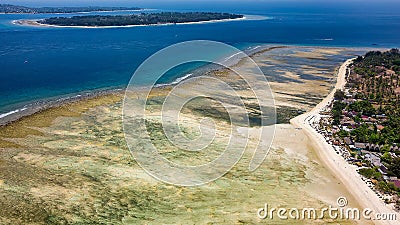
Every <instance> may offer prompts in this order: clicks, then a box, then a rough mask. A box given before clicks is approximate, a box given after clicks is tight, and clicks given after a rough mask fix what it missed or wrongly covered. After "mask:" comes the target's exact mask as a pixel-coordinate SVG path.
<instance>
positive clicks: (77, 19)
mask: <svg viewBox="0 0 400 225" xmlns="http://www.w3.org/2000/svg"><path fill="white" fill-rule="evenodd" d="M242 17H243V15H236V14H229V13H211V12H187V13H181V12H162V13H147V14H146V13H141V14H135V15H116V16H111V15H93V16H73V17H53V18H48V19H44V20H41V21H39V23H42V24H50V25H58V26H127V25H153V24H167V23H187V22H200V21H210V20H223V19H237V18H242Z"/></svg>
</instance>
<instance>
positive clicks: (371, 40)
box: [0, 3, 400, 114]
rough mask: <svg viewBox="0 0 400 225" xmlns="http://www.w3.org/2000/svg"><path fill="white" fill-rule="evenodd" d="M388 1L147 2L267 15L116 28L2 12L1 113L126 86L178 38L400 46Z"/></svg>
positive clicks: (399, 28)
mask: <svg viewBox="0 0 400 225" xmlns="http://www.w3.org/2000/svg"><path fill="white" fill-rule="evenodd" d="M391 4H392V5H384V4H383V5H382V4H381V5H379V6H377V5H374V4H366V5H363V6H360V5H357V4H355V3H348V4H344V3H342V4H333V3H332V5H330V6H328V5H324V4H311V3H309V4H303V5H297V6H296V5H289V4H283V3H282V4H278V3H274V4H266V3H248V4H242V5H240V4H235V5H233V4H226V3H224V4H223V3H221V4H213V5H210V4H183V3H181V4H175V5H166V4H164V5H159V7H157V5H149V8H161V9H163V10H178V11H187V10H189V11H190V10H193V11H224V12H232V13H242V14H250V15H263V16H268V17H271V19H268V20H248V21H234V22H226V23H209V24H193V25H175V26H149V27H134V28H115V29H78V28H73V29H66V28H34V27H22V26H17V25H13V24H12V23H11V21H12V20H15V19H32V18H43V17H50V16H54V15H0V81H1V82H0V114H2V113H6V112H9V111H11V110H15V109H17V108H21V107H23V106H24V105H26V104H28V103H31V102H34V101H37V100H43V99H47V98H58V97H59V96H65V95H75V94H77V93H79V92H84V91H91V90H97V89H109V88H115V87H124V86H126V84H127V83H128V81H129V79H130V77H131V75H132V74H133V72H134V71H135V69H136V68H137V67H138V66H139V65H140V63H141V62H142V61H143V60H145V59H146V58H147V57H149V56H150V55H152V54H153V53H155V52H156V51H158V50H160V49H162V48H164V47H166V46H169V45H171V44H174V43H178V42H181V41H188V40H215V41H221V42H224V43H227V44H232V45H234V46H236V47H238V48H240V49H246V48H248V47H249V46H256V45H260V44H269V43H275V44H278V45H312V46H344V47H350V46H351V47H399V45H400V12H399V11H398V10H396V9H399V8H400V3H391ZM156 11H158V10H156ZM216 55H218V54H216ZM197 66H199V65H191V66H190V65H189V66H184V67H182V68H180V69H179V70H176V71H174V73H170V75H168V76H169V77H166V78H164V80H163V82H171V81H173V80H174V79H176V78H178V77H179V76H184V75H185V74H187V73H189V72H190V70H191V69H193V68H195V67H197ZM144 80H145V79H144Z"/></svg>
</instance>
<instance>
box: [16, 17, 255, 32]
mask: <svg viewBox="0 0 400 225" xmlns="http://www.w3.org/2000/svg"><path fill="white" fill-rule="evenodd" d="M39 20H40V19H34V20H13V21H12V22H11V23H12V24H14V25H19V26H31V27H48V28H84V29H103V28H131V27H149V26H171V25H189V24H205V23H220V22H232V21H240V20H249V19H248V17H246V16H243V17H241V18H236V19H222V20H207V21H198V22H186V23H162V24H146V25H124V26H59V25H50V24H42V23H38V21H39Z"/></svg>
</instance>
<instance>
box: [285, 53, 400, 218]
mask: <svg viewBox="0 0 400 225" xmlns="http://www.w3.org/2000/svg"><path fill="white" fill-rule="evenodd" d="M351 61H352V59H350V60H347V61H346V62H345V63H344V64H343V65H342V66H341V67H340V69H339V72H338V77H337V83H336V86H335V89H334V90H332V92H331V93H330V94H329V95H328V96H327V97H326V98H325V99H324V100H323V101H322V102H321V103H319V104H318V105H317V106H316V107H315V108H314V109H312V110H311V111H310V112H307V113H305V114H302V115H300V116H298V117H296V118H293V119H292V120H291V124H292V125H294V126H295V127H297V128H303V130H304V132H305V133H306V135H307V136H308V137H309V138H310V139H311V141H312V144H313V145H314V147H315V149H316V151H317V154H318V155H319V157H320V158H321V161H322V162H324V163H325V164H326V166H327V167H328V168H329V169H330V170H331V171H332V172H333V174H335V175H336V176H337V178H338V179H339V180H340V181H341V182H342V183H343V184H344V185H345V187H346V188H347V189H348V191H349V192H350V193H351V194H352V195H353V197H354V198H355V199H357V200H358V203H359V204H360V205H361V206H362V207H363V208H369V209H371V210H372V211H373V213H372V214H371V215H374V214H376V213H396V212H395V211H394V210H393V209H391V208H390V207H389V206H388V205H386V204H385V203H384V202H383V201H382V200H381V199H379V197H378V196H377V195H376V194H375V193H374V192H373V191H372V190H371V189H370V188H369V187H368V186H367V184H365V183H364V182H363V181H362V180H361V176H360V175H359V174H358V173H357V171H356V167H355V166H353V165H350V164H348V163H347V162H346V161H345V160H344V159H343V158H342V157H341V156H340V155H338V154H336V153H335V151H334V149H333V147H332V146H331V145H330V144H328V143H327V142H326V141H325V139H324V137H323V136H322V135H321V134H319V133H318V132H317V131H316V130H315V129H313V127H311V125H310V123H309V120H310V119H312V118H315V117H318V116H319V113H320V111H321V110H322V109H323V108H324V107H326V106H327V105H328V104H329V103H330V102H331V101H332V100H333V96H334V93H335V91H336V89H342V88H344V86H345V84H346V70H347V66H348V65H349V64H350V63H351ZM345 197H346V196H345ZM362 210H363V209H360V211H361V212H362ZM399 216H400V215H399V214H398V213H397V219H398V218H400V217H399ZM373 222H374V223H375V224H399V222H398V221H378V220H375V221H373Z"/></svg>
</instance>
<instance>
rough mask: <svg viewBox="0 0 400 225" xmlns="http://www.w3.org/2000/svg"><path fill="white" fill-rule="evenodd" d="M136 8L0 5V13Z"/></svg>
mask: <svg viewBox="0 0 400 225" xmlns="http://www.w3.org/2000/svg"><path fill="white" fill-rule="evenodd" d="M140 9H141V8H138V7H98V6H88V7H42V8H31V7H26V6H18V5H9V4H0V13H28V14H37V13H76V12H99V11H120V10H140Z"/></svg>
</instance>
